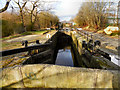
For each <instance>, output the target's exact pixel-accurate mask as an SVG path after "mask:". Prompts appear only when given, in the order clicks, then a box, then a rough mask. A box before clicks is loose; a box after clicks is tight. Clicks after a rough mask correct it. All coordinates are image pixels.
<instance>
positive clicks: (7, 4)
mask: <svg viewBox="0 0 120 90" xmlns="http://www.w3.org/2000/svg"><path fill="white" fill-rule="evenodd" d="M10 1H11V0H8V1H7V2H6V5H5V7H4V8H2V9H0V13H2V12H4V11H6V10H7V8H8V6H9V3H10Z"/></svg>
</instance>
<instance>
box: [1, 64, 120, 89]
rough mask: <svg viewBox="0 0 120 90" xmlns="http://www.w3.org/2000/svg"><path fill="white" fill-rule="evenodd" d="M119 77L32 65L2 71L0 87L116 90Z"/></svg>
mask: <svg viewBox="0 0 120 90" xmlns="http://www.w3.org/2000/svg"><path fill="white" fill-rule="evenodd" d="M1 77H2V78H1ZM119 77H120V74H119ZM119 77H118V72H117V71H107V70H99V69H89V68H75V67H65V66H57V65H49V64H34V65H25V66H22V67H15V68H7V69H4V70H3V71H2V76H0V82H2V83H1V84H0V87H9V88H118V86H119V83H118V81H119V80H118V78H119Z"/></svg>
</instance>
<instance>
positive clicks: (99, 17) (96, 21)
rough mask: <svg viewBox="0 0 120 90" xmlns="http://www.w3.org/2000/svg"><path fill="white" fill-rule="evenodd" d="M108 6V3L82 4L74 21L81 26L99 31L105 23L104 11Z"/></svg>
mask: <svg viewBox="0 0 120 90" xmlns="http://www.w3.org/2000/svg"><path fill="white" fill-rule="evenodd" d="M108 4H109V3H108V2H84V3H83V4H82V6H81V8H80V9H79V13H78V14H77V16H76V17H75V19H74V21H75V22H76V23H78V24H79V25H81V26H82V25H88V26H89V27H93V28H95V29H99V28H101V27H103V26H104V23H106V22H107V21H106V20H107V19H106V18H107V16H106V10H107V6H108Z"/></svg>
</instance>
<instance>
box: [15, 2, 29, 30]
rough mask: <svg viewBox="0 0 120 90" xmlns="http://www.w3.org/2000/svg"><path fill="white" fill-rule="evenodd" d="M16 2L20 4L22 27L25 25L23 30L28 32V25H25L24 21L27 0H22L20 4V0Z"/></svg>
mask: <svg viewBox="0 0 120 90" xmlns="http://www.w3.org/2000/svg"><path fill="white" fill-rule="evenodd" d="M14 2H15V3H16V4H17V5H18V7H19V13H20V17H21V23H22V27H23V32H26V27H25V22H24V14H23V10H24V8H25V5H26V4H27V0H25V1H24V2H22V5H21V4H20V3H21V2H20V0H18V1H15V0H14Z"/></svg>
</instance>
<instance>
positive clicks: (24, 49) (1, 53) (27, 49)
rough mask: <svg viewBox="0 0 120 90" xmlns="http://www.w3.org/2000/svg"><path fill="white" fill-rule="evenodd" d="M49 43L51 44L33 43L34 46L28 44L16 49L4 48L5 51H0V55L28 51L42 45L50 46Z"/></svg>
mask: <svg viewBox="0 0 120 90" xmlns="http://www.w3.org/2000/svg"><path fill="white" fill-rule="evenodd" d="M51 44H52V42H50V43H46V44H37V45H34V46H28V47H24V48H16V49H12V50H5V51H1V52H0V55H1V56H7V55H12V54H16V53H21V52H26V51H30V50H34V49H40V48H44V47H51ZM1 56H0V57H1Z"/></svg>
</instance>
